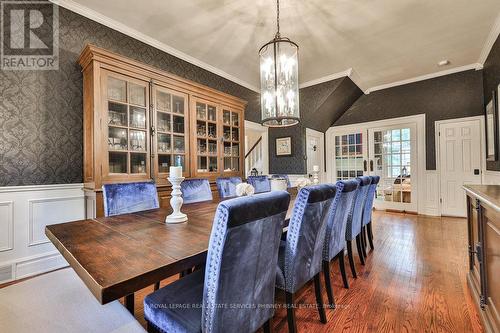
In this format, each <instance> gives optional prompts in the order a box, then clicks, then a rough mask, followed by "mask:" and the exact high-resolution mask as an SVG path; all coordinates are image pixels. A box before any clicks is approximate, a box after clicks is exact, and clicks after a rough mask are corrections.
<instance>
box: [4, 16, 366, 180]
mask: <svg viewBox="0 0 500 333" xmlns="http://www.w3.org/2000/svg"><path fill="white" fill-rule="evenodd" d="M59 34H60V37H59V49H60V50H59V52H60V63H59V70H56V71H0V96H1V98H0V186H11V185H12V186H15V185H36V184H57V183H79V182H81V181H82V171H83V170H82V169H83V166H82V164H83V161H82V158H83V152H82V137H83V129H82V125H83V124H82V74H81V69H80V66H79V65H78V64H77V60H78V56H79V55H80V52H81V51H82V49H83V48H84V47H85V45H86V44H88V43H92V44H95V45H97V46H99V47H102V48H105V49H108V50H110V51H113V52H116V53H119V54H122V55H124V56H127V57H130V58H133V59H136V60H138V61H141V62H144V63H147V64H149V65H152V66H155V67H158V68H161V69H164V70H166V71H169V72H171V73H173V74H176V75H179V76H181V77H184V78H186V79H189V80H193V81H196V82H199V83H201V84H204V85H207V86H209V87H212V88H214V89H217V90H220V91H223V92H226V93H228V94H231V95H234V96H238V97H240V98H242V99H244V100H246V101H248V105H247V109H246V112H245V118H246V119H247V120H250V121H253V122H260V104H259V103H260V101H259V94H258V93H256V92H254V91H252V90H250V89H247V88H245V87H242V86H240V85H238V84H236V83H234V82H232V81H230V80H227V79H225V78H222V77H220V76H218V75H215V74H213V73H211V72H209V71H206V70H204V69H202V68H200V67H197V66H195V65H192V64H190V63H188V62H186V61H183V60H181V59H179V58H176V57H174V56H172V55H170V54H167V53H165V52H162V51H160V50H158V49H156V48H154V47H152V46H149V45H147V44H144V43H142V42H140V41H138V40H135V39H133V38H131V37H128V36H126V35H124V34H122V33H120V32H117V31H115V30H112V29H110V28H107V27H105V26H103V25H101V24H99V23H96V22H94V21H92V20H90V19H87V18H85V17H83V16H80V15H78V14H75V13H73V12H71V11H68V10H66V9H64V8H61V7H60V8H59ZM347 80H348V81H350V79H347ZM350 82H351V84H352V87H348V88H347V91H346V88H344V89H343V90H342V89H338V88H339V87H345V86H346V83H345V79H338V80H333V81H329V82H325V83H322V84H319V85H316V86H313V87H309V88H305V89H301V92H300V103H301V105H300V107H301V112H302V115H303V123H302V126H297V127H292V128H286V129H272V130H271V131H270V147H269V148H270V149H269V150H270V165H271V170H270V171H271V172H273V173H291V174H294V173H295V174H301V173H305V172H306V161H305V159H304V156H305V127H310V128H313V129H317V130H320V131H324V130H325V129H327V128H328V127H329V126H330V124H331V123H332V121H333V120H332V115H336V114H337V113H338V112H337V111H338V110H337V109H338V108H339V107H340V108H345V109H347V107H348V106H350V104H349V105H348V106H347V107H345V105H344V104H345V103H344V102H345V101H344V99H343V98H342V97H341V96H336V97H335V98H334V96H335V95H334V94H333V92H335V91H337V92H339V91H344V92H346V94H347V95H349V94H351V95H352V92H353V91H355V89H357V87H355V85H354V84H353V83H352V81H350ZM358 90H359V89H358ZM353 95H356V93H354V94H353ZM349 96H350V95H349ZM339 98H340V99H339ZM350 98H352V97H350ZM334 99H335V100H336V101H337V102H336V103H337V104H335V103H334V102H332V101H333V100H334ZM343 101H344V102H343ZM352 102H353V101H350V103H351V104H352ZM342 103H344V104H342ZM339 105H340V106H339ZM336 110H337V111H336ZM343 111H344V110H342V112H343ZM336 118H338V115H336V116H335V119H336ZM281 136H292V140H293V155H292V156H291V157H276V156H275V146H274V145H275V140H274V139H275V138H276V137H281Z"/></svg>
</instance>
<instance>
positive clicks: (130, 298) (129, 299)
mask: <svg viewBox="0 0 500 333" xmlns="http://www.w3.org/2000/svg"><path fill="white" fill-rule="evenodd" d="M125 307H126V308H127V310H128V311H129V312H130V313H131V314H132V315H134V294H130V295H127V296H125Z"/></svg>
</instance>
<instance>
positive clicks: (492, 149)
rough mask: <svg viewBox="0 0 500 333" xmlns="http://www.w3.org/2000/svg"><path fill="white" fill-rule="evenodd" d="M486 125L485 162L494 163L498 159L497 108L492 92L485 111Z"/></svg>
mask: <svg viewBox="0 0 500 333" xmlns="http://www.w3.org/2000/svg"><path fill="white" fill-rule="evenodd" d="M485 118H486V119H485V120H486V121H485V125H486V160H487V161H496V160H497V159H498V153H497V151H498V149H497V148H498V147H497V146H498V108H497V102H496V99H495V91H493V94H492V97H491V100H490V102H489V103H488V104H487V105H486V110H485Z"/></svg>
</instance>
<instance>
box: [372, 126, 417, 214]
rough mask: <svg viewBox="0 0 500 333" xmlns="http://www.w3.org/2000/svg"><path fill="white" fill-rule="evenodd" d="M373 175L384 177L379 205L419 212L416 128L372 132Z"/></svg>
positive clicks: (379, 190) (403, 127)
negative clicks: (417, 209) (413, 176)
mask: <svg viewBox="0 0 500 333" xmlns="http://www.w3.org/2000/svg"><path fill="white" fill-rule="evenodd" d="M369 133H370V142H371V143H370V173H371V174H374V175H378V176H380V182H379V185H378V187H377V198H376V205H378V206H382V207H383V208H392V209H399V210H410V211H416V208H417V207H416V195H415V185H416V180H415V179H413V180H414V181H413V182H412V177H411V175H412V173H413V174H416V172H415V171H416V170H415V166H416V163H415V162H416V161H415V151H416V146H415V143H416V140H415V133H416V132H415V127H414V125H408V126H402V125H399V126H393V127H386V128H379V129H371V130H370V131H369Z"/></svg>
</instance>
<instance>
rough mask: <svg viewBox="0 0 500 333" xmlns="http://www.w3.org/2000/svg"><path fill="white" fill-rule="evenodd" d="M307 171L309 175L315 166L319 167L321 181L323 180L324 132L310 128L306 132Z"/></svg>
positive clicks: (310, 175)
mask: <svg viewBox="0 0 500 333" xmlns="http://www.w3.org/2000/svg"><path fill="white" fill-rule="evenodd" d="M306 150H307V151H306V153H307V173H308V175H309V177H311V181H312V174H313V166H314V165H317V166H318V167H319V174H318V176H319V181H320V182H322V181H323V171H324V168H323V156H324V153H323V134H322V133H321V132H316V131H312V130H308V131H307V133H306Z"/></svg>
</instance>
